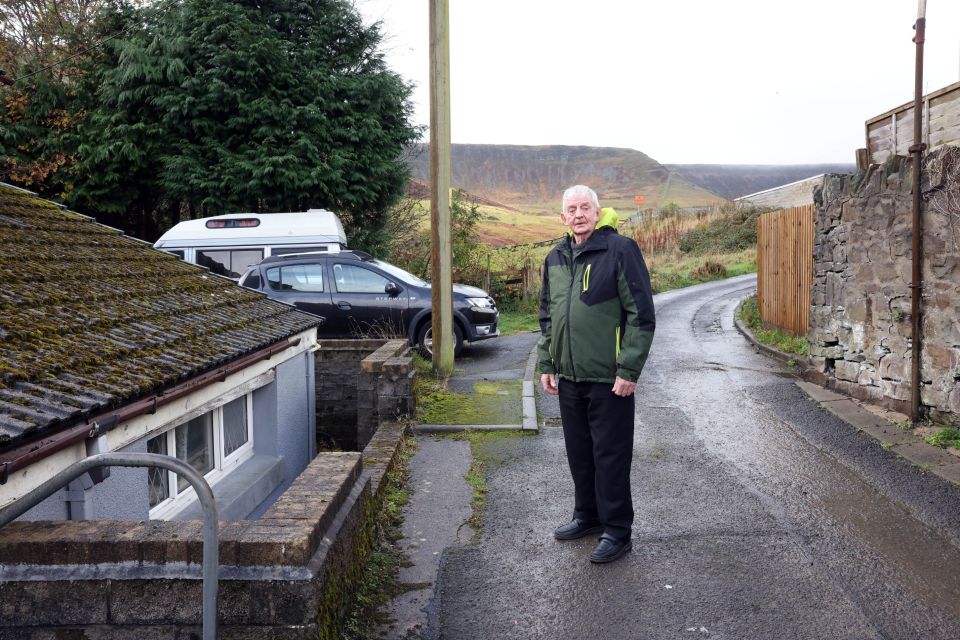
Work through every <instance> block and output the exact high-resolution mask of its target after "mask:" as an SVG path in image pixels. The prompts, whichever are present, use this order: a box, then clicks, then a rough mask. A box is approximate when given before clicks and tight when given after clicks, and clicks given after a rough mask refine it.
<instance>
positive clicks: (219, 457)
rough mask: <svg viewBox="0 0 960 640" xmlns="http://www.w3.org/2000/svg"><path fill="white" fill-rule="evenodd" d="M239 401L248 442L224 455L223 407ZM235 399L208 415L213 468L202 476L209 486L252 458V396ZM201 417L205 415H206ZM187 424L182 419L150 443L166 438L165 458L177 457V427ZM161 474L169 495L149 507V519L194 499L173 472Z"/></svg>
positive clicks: (194, 493) (173, 512)
mask: <svg viewBox="0 0 960 640" xmlns="http://www.w3.org/2000/svg"><path fill="white" fill-rule="evenodd" d="M238 398H244V400H245V402H246V412H245V413H246V417H247V441H246V442H244V443H243V444H242V445H240V446H239V447H238V448H237V450H236V451H233V452H232V453H230V455H224V448H223V447H224V444H223V443H224V435H223V407H224V406H226V405H227V404H229V403H230V402H233V401H234V400H237V399H238ZM238 398H232V399H230V400H229V401H227V402H224V403H223V404H221V405H219V406H217V407H215V408H213V409H211V410H210V411H209V412H207V413H211V414H212V416H211V420H212V421H213V443H212V447H213V469H211V470H210V471H208V472H207V473H205V474H204V476H203V477H204V479H205V480H206V481H207V483H208V484H209V485H210V486H211V487H213V486H214V485H215V484H217V483H218V482H219V481H220V480H222V479H223V478H225V477H226V476H227V475H229V473H230V472H231V471H232V470H233V469H234V468H236V467H237V465H239V464H241V463H243V462H245V461H247V460H249V459H250V458H251V457H253V393H252V392H250V393H247V394H244V395H243V396H238ZM200 415H206V413H204V414H200ZM187 422H188V420H184V421H182V422H179V423H178V424H176V425H174V426H172V427H171V428H169V429H167V430H165V431H163V432H161V433H156V434H151V435H150V437H149V438H148V440H152V439H153V438H156V437H158V436H161V435H163V436H166V439H167V455H168V456H171V457H176V450H177V448H176V431H177V427H179V426H181V425H183V424H186V423H187ZM163 473H166V474H167V488H168V491H169V492H170V496H169V497H168V498H166V499H164V500H161V501H160V502H158V503H157V504H156V505H155V506H153V507H151V508H150V511H149V516H150V519H151V520H167V519H169V518H171V517H173V516H175V515H176V514H177V513H179V512H180V511H183V510H184V509H186V508H187V507H189V506H190V505H191V504H193V503H194V502H195V501H196V500H197V491H196V489H194V488H193V485H189V486H187V487H186V488H185V489H184V490H182V491H179V490H178V489H177V478H178V476H177V474H176V473H174V472H173V471H163Z"/></svg>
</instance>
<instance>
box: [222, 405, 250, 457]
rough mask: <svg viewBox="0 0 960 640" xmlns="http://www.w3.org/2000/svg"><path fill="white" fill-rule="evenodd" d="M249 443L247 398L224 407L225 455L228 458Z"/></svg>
mask: <svg viewBox="0 0 960 640" xmlns="http://www.w3.org/2000/svg"><path fill="white" fill-rule="evenodd" d="M246 442H247V398H246V397H245V396H244V397H240V398H237V399H236V400H233V401H231V402H228V403H227V404H225V405H224V406H223V455H224V456H228V455H230V454H231V453H233V452H234V451H236V450H237V449H239V448H240V447H241V446H243V445H244V444H246Z"/></svg>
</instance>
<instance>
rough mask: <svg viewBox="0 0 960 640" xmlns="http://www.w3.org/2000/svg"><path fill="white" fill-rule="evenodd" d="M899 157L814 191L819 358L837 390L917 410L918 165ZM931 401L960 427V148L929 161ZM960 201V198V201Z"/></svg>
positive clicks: (926, 316)
mask: <svg viewBox="0 0 960 640" xmlns="http://www.w3.org/2000/svg"><path fill="white" fill-rule="evenodd" d="M911 164H912V163H911V161H910V159H908V158H902V157H897V156H893V157H891V158H890V160H889V161H888V162H887V163H885V164H884V165H883V166H877V165H872V166H871V167H870V168H869V169H868V170H866V171H864V172H861V173H858V174H855V175H829V176H826V178H825V180H824V184H823V186H822V187H821V188H819V189H817V190H816V191H815V194H814V199H815V204H816V205H817V212H816V214H815V240H814V279H813V291H812V300H811V314H810V331H809V335H808V338H809V340H810V360H811V364H812V365H813V369H814V371H815V373H814V377H816V378H819V381H820V382H822V383H825V384H827V386H830V387H834V388H837V389H838V390H841V391H843V392H845V393H848V394H850V395H853V396H855V397H859V398H862V399H867V400H872V401H875V402H879V403H880V404H883V405H885V406H888V407H890V408H894V409H897V410H900V411H905V412H907V413H909V411H908V408H909V402H910V397H911V388H910V379H911V347H912V335H911V329H912V320H911V315H910V313H911V309H910V300H911V298H910V296H911V291H910V284H911V268H912V267H911V238H912V235H911V234H912V231H911V207H912V195H911V193H912V191H911V189H912V168H911ZM921 189H922V195H923V210H922V211H923V221H924V230H923V254H924V260H923V287H924V289H923V302H922V314H921V332H922V333H921V335H922V342H921V347H922V355H921V382H922V384H921V396H920V398H921V403H922V405H923V407H924V410H925V411H926V412H928V413H929V414H931V415H932V416H933V417H935V418H937V419H940V420H944V421H947V422H954V423H955V422H960V384H958V383H960V324H958V320H960V251H958V248H960V224H958V220H960V210H958V209H956V208H955V207H954V205H953V204H951V200H950V198H951V197H954V196H953V195H952V194H955V193H957V192H958V191H960V149H956V148H953V147H946V148H943V149H940V150H938V151H937V152H935V153H932V154H930V155H928V156H927V157H926V158H925V159H924V174H923V181H922V185H921ZM953 202H960V201H953Z"/></svg>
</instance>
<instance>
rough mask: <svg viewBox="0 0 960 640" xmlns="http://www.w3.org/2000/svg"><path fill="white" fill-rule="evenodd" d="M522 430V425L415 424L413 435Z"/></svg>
mask: <svg viewBox="0 0 960 640" xmlns="http://www.w3.org/2000/svg"><path fill="white" fill-rule="evenodd" d="M520 429H523V425H522V424H417V425H414V426H413V427H412V431H413V432H414V433H462V432H464V431H509V430H520Z"/></svg>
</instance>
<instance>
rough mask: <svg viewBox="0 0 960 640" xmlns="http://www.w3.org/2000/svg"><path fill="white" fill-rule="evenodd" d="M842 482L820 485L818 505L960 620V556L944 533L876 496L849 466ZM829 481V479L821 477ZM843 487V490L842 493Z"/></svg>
mask: <svg viewBox="0 0 960 640" xmlns="http://www.w3.org/2000/svg"><path fill="white" fill-rule="evenodd" d="M836 473H837V475H838V476H840V477H841V478H843V480H844V481H843V482H842V483H839V482H832V481H831V482H827V481H821V482H818V483H817V484H818V485H819V486H818V487H817V490H816V492H814V493H813V495H814V496H815V498H814V499H815V501H816V502H818V503H819V506H820V507H821V508H822V509H823V511H824V512H825V513H827V514H829V517H830V519H831V520H833V521H834V522H835V523H836V524H837V526H838V527H839V528H841V529H842V530H844V532H845V533H846V534H847V535H851V536H855V537H856V538H857V539H859V540H862V541H863V542H865V543H867V544H868V545H869V546H870V547H871V548H872V549H873V550H874V551H876V552H877V553H878V554H880V555H882V556H883V557H885V558H886V559H887V560H888V561H889V562H890V563H891V564H893V565H894V566H896V567H897V569H899V571H898V572H897V578H898V581H899V582H900V583H901V584H903V585H904V586H906V587H907V588H909V589H910V591H912V592H913V593H915V594H917V595H919V596H922V598H923V599H924V600H925V601H927V602H932V603H934V604H935V605H936V606H937V608H939V609H940V610H942V611H944V612H948V613H951V614H953V615H954V616H958V617H960V553H958V549H957V548H956V547H955V546H954V545H953V544H952V543H951V542H950V540H949V539H947V538H946V537H945V536H943V535H942V534H940V533H938V532H937V531H935V530H933V529H930V528H929V527H927V526H926V525H924V524H923V523H921V522H919V521H917V520H916V519H915V518H914V517H913V516H912V515H911V514H910V513H909V512H908V511H907V510H906V509H904V508H903V507H902V506H900V505H899V504H896V503H894V502H892V501H891V500H889V499H888V498H886V497H885V496H883V495H881V494H879V493H877V492H876V491H875V490H874V489H873V488H872V487H869V486H863V481H862V480H861V479H860V478H859V476H856V475H854V474H853V472H851V471H849V470H848V469H846V468H845V467H838V468H837V469H836ZM821 480H825V478H821ZM840 487H842V490H839V489H840Z"/></svg>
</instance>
